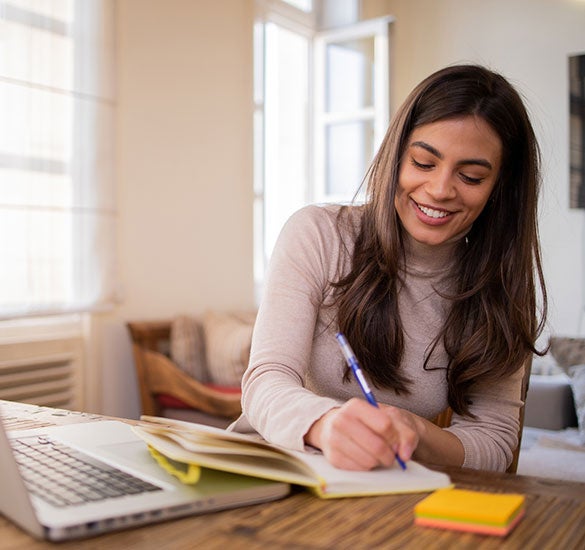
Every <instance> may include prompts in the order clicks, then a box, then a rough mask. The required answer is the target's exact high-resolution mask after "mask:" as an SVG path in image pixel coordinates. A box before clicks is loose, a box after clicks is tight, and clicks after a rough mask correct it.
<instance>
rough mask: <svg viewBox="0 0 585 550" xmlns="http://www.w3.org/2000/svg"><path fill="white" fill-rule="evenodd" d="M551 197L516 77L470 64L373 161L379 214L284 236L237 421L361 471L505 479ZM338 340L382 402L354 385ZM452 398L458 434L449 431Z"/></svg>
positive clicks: (421, 103)
mask: <svg viewBox="0 0 585 550" xmlns="http://www.w3.org/2000/svg"><path fill="white" fill-rule="evenodd" d="M538 188H539V155H538V146H537V143H536V139H535V136H534V131H533V129H532V126H531V124H530V121H529V118H528V115H527V113H526V110H525V107H524V105H523V103H522V100H521V98H520V97H519V95H518V93H517V92H516V91H515V90H514V88H513V87H512V86H511V85H510V84H509V83H508V82H507V81H506V80H505V79H504V78H503V77H501V76H500V75H498V74H495V73H494V72H492V71H489V70H487V69H485V68H482V67H479V66H473V65H462V66H453V67H449V68H446V69H443V70H440V71H438V72H437V73H435V74H433V75H431V76H430V77H428V78H427V79H426V80H424V81H423V82H422V83H421V84H419V85H418V86H417V87H416V88H415V89H414V90H413V92H412V93H411V94H410V96H409V97H408V98H407V100H406V102H405V103H404V104H403V106H402V107H401V108H400V110H399V112H398V113H397V115H396V116H395V118H394V120H393V123H392V125H391V127H390V128H389V130H388V132H387V134H386V137H385V139H384V141H383V143H382V145H381V147H380V150H379V152H378V154H377V156H376V158H375V159H374V161H373V163H372V166H371V168H370V170H369V173H368V177H367V199H366V202H365V204H363V205H350V206H336V205H328V206H309V207H306V208H304V209H302V210H300V211H299V212H297V213H296V214H294V215H293V216H292V217H291V219H290V220H289V221H288V222H287V224H286V225H285V227H284V228H283V230H282V232H281V235H280V237H279V240H278V243H277V245H276V247H275V250H274V252H273V256H272V259H271V264H270V267H269V270H268V274H267V279H266V287H265V295H264V298H263V301H262V304H261V306H260V309H259V313H258V319H257V322H256V326H255V330H254V337H253V342H252V352H251V358H250V364H249V367H248V369H247V371H246V373H245V375H244V378H243V382H242V384H243V397H242V406H243V415H242V417H241V418H240V419H239V420H238V421H237V422H236V423H235V424H234V425H233V426H232V428H233V429H236V430H239V431H247V430H256V431H257V432H259V433H260V434H261V435H262V436H263V437H264V438H266V439H267V440H269V441H272V442H274V443H277V444H281V445H283V446H285V447H290V448H293V449H303V448H304V447H305V445H310V446H312V447H316V448H317V449H320V450H321V451H322V452H323V453H324V455H325V456H326V457H327V458H328V460H329V461H330V462H331V463H332V464H333V465H335V466H337V467H340V468H345V469H354V470H367V469H371V468H374V467H376V466H379V465H383V466H388V465H390V464H392V463H393V461H394V460H395V456H396V454H398V456H399V457H401V458H402V459H403V460H408V459H410V458H411V457H412V458H414V459H417V460H422V461H429V462H433V463H438V464H446V465H459V466H464V467H471V468H481V469H492V470H505V469H506V468H507V466H508V465H509V464H510V462H511V460H512V453H513V449H514V448H515V447H516V446H517V436H518V429H519V410H520V408H521V405H522V401H521V398H520V395H521V384H522V377H523V373H524V368H523V366H524V363H525V362H526V360H527V359H528V358H529V357H530V356H531V355H532V354H533V353H536V350H535V347H534V342H535V340H536V338H537V337H538V335H539V334H540V332H541V330H542V326H543V323H544V318H545V311H546V292H545V289H544V283H543V276H542V269H541V260H540V253H539V246H538V241H537V219H536V217H537V197H538ZM535 274H536V279H537V282H538V286H539V287H540V291H541V298H542V315H541V318H540V322H539V321H538V318H537V296H536V290H537V289H536V284H535ZM338 331H340V332H342V333H344V334H345V336H346V338H347V340H348V341H349V343H350V345H351V347H352V348H353V349H354V351H355V353H356V355H357V357H358V358H359V360H360V363H361V368H362V371H364V373H365V376H366V377H367V378H368V379H369V381H370V383H371V385H372V386H373V391H374V393H375V394H376V398H377V400H378V402H379V403H380V407H379V408H375V407H372V406H371V405H370V404H369V403H368V402H366V401H365V400H364V399H363V396H362V393H361V390H360V387H359V385H358V384H357V383H356V381H355V380H354V379H353V378H352V377H351V376H349V374H348V372H349V371H348V369H347V367H346V365H345V363H344V359H343V355H342V352H341V350H340V349H339V347H338V344H337V342H336V338H335V334H336V332H338ZM448 405H449V406H450V407H451V408H452V410H453V411H454V414H453V419H452V423H451V426H450V427H449V428H445V429H441V428H439V427H437V426H436V425H435V424H433V423H432V421H431V420H432V419H433V418H434V417H435V416H436V415H438V414H439V413H441V412H442V411H443V410H444V409H445V408H446V407H447V406H448Z"/></svg>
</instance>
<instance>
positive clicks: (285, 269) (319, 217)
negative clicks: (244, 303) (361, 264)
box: [231, 205, 523, 470]
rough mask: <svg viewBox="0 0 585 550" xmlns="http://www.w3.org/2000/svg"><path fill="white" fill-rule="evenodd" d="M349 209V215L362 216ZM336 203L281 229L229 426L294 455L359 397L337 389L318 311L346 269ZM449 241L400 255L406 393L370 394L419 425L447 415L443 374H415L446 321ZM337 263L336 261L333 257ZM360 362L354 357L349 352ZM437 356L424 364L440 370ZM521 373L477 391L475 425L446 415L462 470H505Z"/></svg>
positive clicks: (334, 358) (329, 317)
mask: <svg viewBox="0 0 585 550" xmlns="http://www.w3.org/2000/svg"><path fill="white" fill-rule="evenodd" d="M352 208H353V215H354V216H359V212H361V210H360V209H359V208H357V207H352ZM338 210H339V206H337V205H328V206H324V207H323V206H308V207H305V208H303V209H301V210H300V211H298V212H297V213H295V214H294V215H293V216H292V217H291V218H290V219H289V221H288V222H287V223H286V225H285V227H284V228H283V230H282V232H281V235H280V236H279V239H278V242H277V244H276V247H275V249H274V252H273V255H272V259H271V262H270V267H269V269H268V273H267V278H266V286H265V290H264V297H263V300H262V303H261V305H260V308H259V312H258V317H257V320H256V325H255V327H254V335H253V339H252V349H251V356H250V363H249V366H248V369H247V370H246V372H245V374H244V377H243V380H242V388H243V396H242V407H243V413H242V416H241V417H240V418H239V419H238V420H237V421H236V422H235V423H234V424H232V426H231V429H234V430H236V431H243V432H247V431H256V432H258V433H259V434H260V435H262V436H263V437H264V438H265V439H266V440H268V441H271V442H273V443H276V444H279V445H282V446H285V447H289V448H291V449H297V450H302V449H303V448H304V442H303V437H304V435H305V434H306V433H307V431H308V429H309V428H310V426H311V425H312V424H313V423H314V422H315V421H316V420H317V419H318V418H320V417H321V416H322V415H323V414H324V413H326V412H327V411H328V410H330V409H331V408H333V407H337V406H339V405H340V404H342V403H344V402H345V401H347V400H348V399H350V398H351V397H360V398H361V397H363V395H362V393H361V390H360V388H359V386H358V385H357V383H356V382H355V381H354V380H353V379H352V380H350V381H349V382H343V374H344V369H345V363H344V360H343V355H342V354H341V351H340V349H339V346H338V344H337V341H336V339H335V332H336V324H335V321H334V319H335V312H334V311H333V310H332V308H331V307H327V305H326V304H327V302H328V298H330V290H329V289H328V283H329V281H331V280H336V279H337V278H338V273H337V268H338V262H339V261H340V260H341V261H342V266H343V270H344V273H346V272H347V270H348V269H349V255H348V254H347V253H345V252H344V251H345V247H347V249H348V251H349V252H350V253H351V251H352V248H353V236H352V232H351V231H346V232H342V233H343V234H342V239H343V242H342V241H341V240H340V235H339V232H338V231H337V228H336V225H335V224H336V214H337V212H338ZM453 246H454V243H448V244H445V245H441V246H438V247H437V246H433V247H430V246H426V245H421V244H420V243H416V242H413V243H411V245H410V250H409V251H408V256H407V264H408V269H407V272H406V278H405V284H404V287H403V288H402V289H401V290H400V293H399V308H400V316H401V320H402V323H403V327H404V331H405V348H404V356H403V362H402V367H401V368H402V369H403V372H404V374H405V375H406V376H407V377H408V378H410V379H411V380H412V384H411V386H410V390H411V392H410V394H409V395H396V394H395V393H394V392H393V391H391V390H381V389H377V388H374V393H375V394H376V398H377V400H378V401H379V402H380V403H386V404H390V405H394V406H397V407H402V408H404V409H407V410H409V411H411V412H413V413H415V414H417V415H420V416H422V417H424V418H427V419H432V418H434V417H435V416H436V415H437V414H439V413H440V412H441V411H443V410H444V409H445V408H446V407H447V384H446V379H445V372H446V371H445V370H444V369H442V368H441V369H438V370H424V369H423V361H424V357H425V351H426V349H427V346H428V345H429V344H430V343H431V342H432V340H433V339H434V337H435V336H436V334H437V331H438V330H439V327H440V326H441V323H442V322H443V320H444V318H445V311H446V307H447V303H446V301H445V300H444V299H443V298H441V297H440V296H439V295H438V293H437V292H436V291H435V290H434V289H436V288H445V286H444V285H445V284H446V282H445V280H444V274H445V273H446V271H447V270H446V268H447V267H448V264H449V262H450V261H451V252H452V247H453ZM340 255H341V257H340ZM355 351H356V354H357V355H358V358H359V350H355ZM446 363H447V360H446V355H445V351H444V349H440V350H435V352H434V354H433V356H432V358H431V362H430V365H431V366H435V365H436V366H440V367H445V366H446ZM522 374H523V373H522V369H520V370H519V371H518V372H517V373H516V374H514V375H512V376H511V377H509V378H508V379H506V380H504V381H501V382H499V383H498V384H491V385H490V384H483V385H478V386H477V387H476V388H475V390H474V393H473V395H471V398H472V401H473V405H472V407H471V412H472V413H473V414H475V415H476V418H475V419H474V420H472V419H470V418H464V417H460V416H457V415H454V417H453V420H452V425H451V427H450V428H447V429H448V430H449V431H450V432H452V433H453V434H455V435H456V436H457V437H458V438H459V439H460V440H461V442H462V444H463V447H464V449H465V462H464V464H463V466H464V467H470V468H478V469H490V470H505V469H506V468H507V466H508V464H509V463H510V461H511V459H512V450H513V449H514V448H515V447H516V445H517V437H518V428H519V409H520V407H521V404H522V402H521V399H520V391H521V380H522Z"/></svg>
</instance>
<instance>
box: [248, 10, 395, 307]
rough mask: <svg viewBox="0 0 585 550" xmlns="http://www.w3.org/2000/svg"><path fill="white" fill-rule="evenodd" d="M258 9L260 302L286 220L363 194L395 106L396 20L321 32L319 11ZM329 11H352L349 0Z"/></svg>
mask: <svg viewBox="0 0 585 550" xmlns="http://www.w3.org/2000/svg"><path fill="white" fill-rule="evenodd" d="M291 3H292V2H291ZM313 4H317V3H316V2H314V3H313ZM261 6H262V9H259V12H258V16H257V20H256V24H255V30H254V33H255V34H254V49H255V57H254V59H255V61H254V70H255V78H254V82H255V87H254V98H255V115H254V116H255V118H254V151H255V162H254V173H255V181H254V189H255V205H254V220H255V227H254V230H255V243H254V247H255V257H254V276H255V282H256V289H257V299H259V296H260V294H261V288H262V282H263V277H264V271H265V268H266V265H267V262H268V260H269V257H270V254H271V252H272V249H273V247H274V243H275V241H276V238H277V236H278V234H279V232H280V230H281V228H282V225H283V224H284V222H285V221H286V219H287V218H288V217H289V216H290V215H291V214H292V213H293V212H294V211H296V210H298V209H299V208H301V207H302V206H304V205H306V204H309V203H314V202H348V201H351V200H352V199H353V198H354V197H355V196H356V192H357V191H358V189H359V188H360V184H361V182H362V180H363V178H364V176H365V173H366V170H367V168H368V166H369V164H370V162H371V160H372V158H373V156H374V154H375V151H376V149H377V147H378V146H379V144H380V142H381V140H382V138H383V135H384V133H385V131H386V127H387V124H388V110H389V107H388V106H389V95H388V26H389V22H390V19H388V18H383V19H376V20H371V21H363V22H358V23H354V24H351V25H344V26H342V27H339V28H336V29H335V30H329V31H323V32H319V31H318V29H317V23H316V21H317V19H318V17H317V14H316V13H315V10H314V9H313V11H312V12H311V11H309V10H307V12H304V11H300V10H294V9H292V8H291V6H288V5H284V2H279V1H277V0H274V1H272V2H270V1H266V0H264V1H263V2H262V3H261ZM267 6H268V7H267ZM331 6H332V7H333V8H335V7H336V6H340V7H342V6H343V7H344V9H345V11H347V3H340V4H336V3H331ZM319 18H322V14H320V17H319ZM357 198H358V200H359V196H358V197H357Z"/></svg>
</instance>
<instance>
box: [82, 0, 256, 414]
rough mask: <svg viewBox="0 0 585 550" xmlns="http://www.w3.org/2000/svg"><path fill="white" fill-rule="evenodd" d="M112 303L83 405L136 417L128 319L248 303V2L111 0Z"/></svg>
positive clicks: (96, 336) (97, 332) (94, 331)
mask: <svg viewBox="0 0 585 550" xmlns="http://www.w3.org/2000/svg"><path fill="white" fill-rule="evenodd" d="M116 9H117V20H116V23H117V53H118V74H117V101H118V105H117V106H118V109H117V111H118V118H117V136H116V138H117V179H118V181H117V184H118V190H119V194H118V207H119V226H118V232H117V237H118V244H119V248H118V258H119V273H120V279H121V285H122V286H121V288H120V295H121V299H122V301H121V304H120V306H119V307H118V308H117V309H116V310H115V311H114V312H110V313H107V314H103V315H96V316H94V317H93V319H92V321H91V326H90V328H89V330H90V333H91V335H92V338H91V348H90V349H89V350H88V356H89V357H90V362H91V363H92V370H91V373H90V376H89V378H88V386H89V391H88V399H87V407H88V408H90V409H92V410H96V411H98V410H99V411H103V412H107V413H109V414H117V415H123V416H136V414H137V412H138V394H137V391H136V388H135V380H134V372H133V363H132V356H131V351H130V343H129V340H128V335H127V333H126V328H125V322H126V321H127V320H131V319H134V320H135V319H147V318H165V317H168V318H171V317H172V316H174V315H175V314H177V313H180V312H185V313H191V312H194V313H196V312H201V311H203V310H204V309H206V308H207V307H211V306H213V307H217V308H220V309H224V308H230V307H239V308H242V309H245V308H250V307H252V306H253V300H254V292H253V269H252V258H253V235H252V223H253V218H252V203H253V188H252V183H251V182H252V158H253V156H252V108H253V97H252V56H253V49H252V38H253V35H252V25H253V1H252V0H222V1H219V2H218V1H217V0H197V1H193V0H165V1H160V0H118V1H117V2H116Z"/></svg>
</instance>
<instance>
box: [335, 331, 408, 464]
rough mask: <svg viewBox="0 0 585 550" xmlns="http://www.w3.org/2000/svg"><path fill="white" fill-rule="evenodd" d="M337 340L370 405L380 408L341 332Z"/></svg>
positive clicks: (401, 462) (398, 460) (398, 459)
mask: <svg viewBox="0 0 585 550" xmlns="http://www.w3.org/2000/svg"><path fill="white" fill-rule="evenodd" d="M335 338H337V342H339V346H340V347H341V351H342V352H343V355H344V356H345V360H346V361H347V364H348V365H349V368H350V369H351V372H353V375H354V376H355V378H356V380H357V382H358V384H359V385H360V388H361V389H362V392H363V393H364V395H365V397H366V399H367V400H368V403H370V405H374V407H378V402H377V401H376V398H375V397H374V394H373V393H372V390H370V386H368V383H367V381H366V378H365V377H364V373H363V372H362V369H361V368H360V364H359V363H358V360H357V357H356V356H355V353H354V352H353V350H352V349H351V346H350V345H349V342H348V341H347V339H346V338H345V336H344V335H343V334H342V333H341V332H338V333H337V334H336V335H335ZM395 456H396V462H398V464H400V467H401V468H402V469H403V470H406V464H405V463H404V461H403V460H402V459H401V458H400V457H399V456H398V453H396V455H395Z"/></svg>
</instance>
